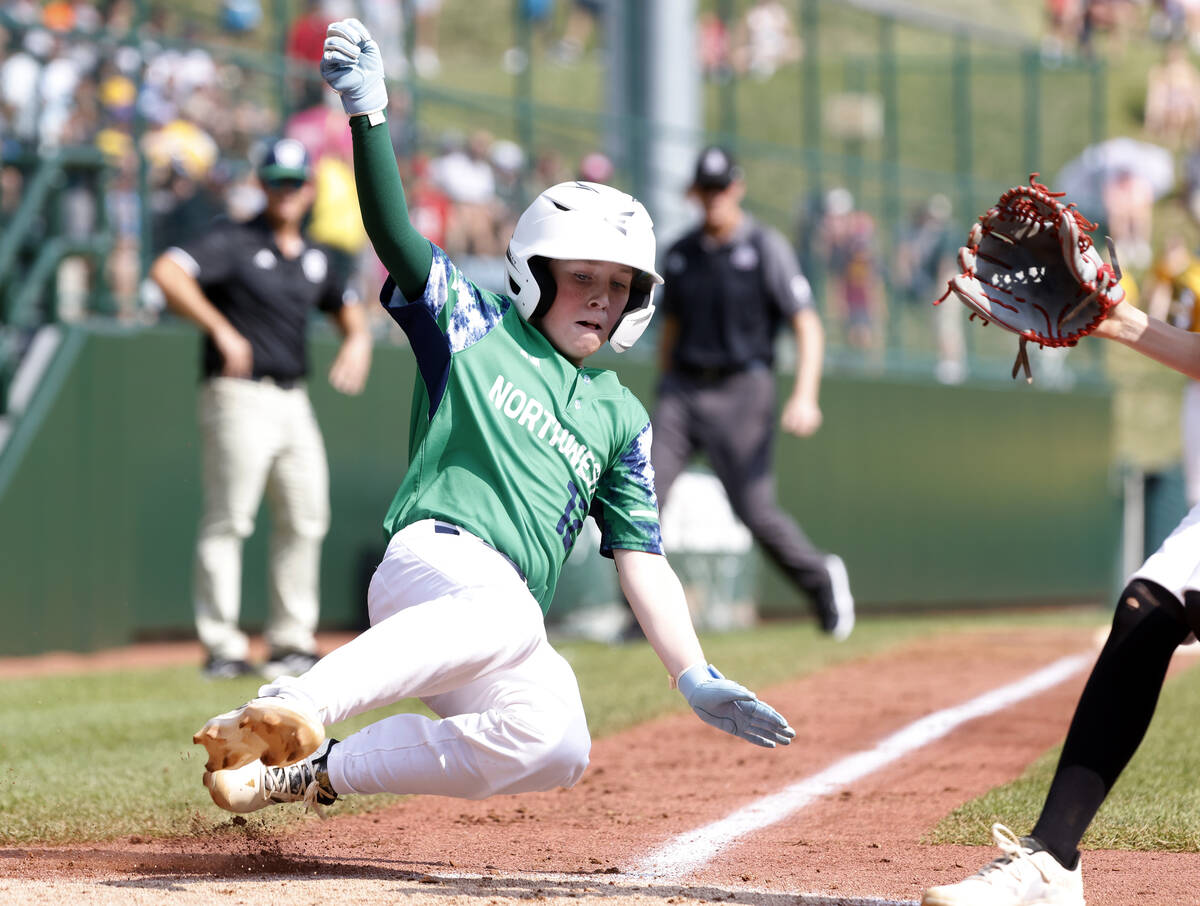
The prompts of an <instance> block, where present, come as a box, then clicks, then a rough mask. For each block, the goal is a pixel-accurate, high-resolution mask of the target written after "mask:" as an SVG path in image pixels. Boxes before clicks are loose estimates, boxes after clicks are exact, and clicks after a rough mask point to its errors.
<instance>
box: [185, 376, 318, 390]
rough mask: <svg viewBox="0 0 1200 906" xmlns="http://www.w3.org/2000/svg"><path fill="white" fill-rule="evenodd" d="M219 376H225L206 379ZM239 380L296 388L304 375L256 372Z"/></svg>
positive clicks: (284, 388)
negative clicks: (294, 375) (291, 375)
mask: <svg viewBox="0 0 1200 906" xmlns="http://www.w3.org/2000/svg"><path fill="white" fill-rule="evenodd" d="M219 377H224V375H220V374H210V375H208V376H207V377H205V380H206V381H211V380H212V379H213V378H219ZM239 380H244V381H254V382H255V383H258V384H269V385H270V386H272V387H278V388H279V389H280V390H294V389H295V388H296V387H299V386H301V385H302V384H303V383H304V378H302V377H274V376H273V375H270V374H256V375H253V376H252V377H247V378H239Z"/></svg>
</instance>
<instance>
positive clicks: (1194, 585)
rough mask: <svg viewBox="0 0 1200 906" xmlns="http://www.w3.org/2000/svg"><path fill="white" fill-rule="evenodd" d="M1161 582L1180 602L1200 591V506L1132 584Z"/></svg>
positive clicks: (1161, 547)
mask: <svg viewBox="0 0 1200 906" xmlns="http://www.w3.org/2000/svg"><path fill="white" fill-rule="evenodd" d="M1134 579H1149V580H1150V581H1151V582H1157V583H1158V584H1159V585H1161V586H1162V587H1163V588H1165V589H1167V591H1169V592H1171V593H1172V594H1174V595H1175V596H1176V597H1177V598H1179V600H1180V601H1182V600H1183V594H1184V592H1186V591H1200V505H1197V506H1193V507H1192V508H1191V509H1190V510H1189V511H1188V514H1187V515H1186V516H1184V517H1183V521H1182V522H1180V523H1179V525H1177V526H1176V527H1175V530H1174V531H1173V532H1171V534H1170V535H1168V536H1167V538H1166V540H1165V541H1163V543H1162V545H1160V546H1159V548H1158V550H1156V551H1155V552H1154V553H1153V554H1151V555H1150V556H1149V558H1148V559H1147V560H1146V562H1145V563H1143V564H1142V565H1141V567H1140V568H1139V569H1137V570H1136V571H1135V572H1134V573H1133V575H1132V576H1130V577H1129V581H1130V582H1132V581H1133V580H1134Z"/></svg>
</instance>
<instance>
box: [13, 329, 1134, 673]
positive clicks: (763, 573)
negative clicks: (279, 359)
mask: <svg viewBox="0 0 1200 906" xmlns="http://www.w3.org/2000/svg"><path fill="white" fill-rule="evenodd" d="M335 349H336V342H335V340H334V338H333V336H332V335H331V334H329V333H326V332H324V331H322V332H321V333H320V335H319V336H317V337H316V338H315V341H314V350H313V352H314V355H313V374H314V378H313V379H312V380H311V381H310V385H309V389H310V393H311V395H312V397H313V403H314V406H315V408H316V411H317V416H318V419H319V420H320V423H321V426H322V429H323V432H324V435H325V439H326V445H327V448H328V454H329V466H330V479H331V495H332V514H333V518H332V525H331V528H330V532H329V535H328V537H327V538H326V541H325V544H324V548H323V551H322V568H321V599H322V625H323V626H324V627H326V628H353V627H358V626H361V625H362V624H363V621H364V619H365V601H366V588H367V582H368V580H369V578H370V575H371V572H372V571H373V569H374V567H375V565H376V563H377V562H378V559H379V557H380V556H381V555H382V552H383V549H384V546H385V543H384V542H385V539H384V535H383V529H382V519H383V514H384V512H385V510H386V507H387V503H388V501H389V500H390V498H391V495H392V493H393V492H394V490H395V488H396V486H397V485H398V483H399V480H400V477H401V474H402V472H403V470H404V467H405V463H406V455H405V450H406V449H407V445H406V442H405V432H406V430H407V425H408V405H409V398H410V388H411V385H412V381H413V380H414V378H415V366H414V363H413V360H412V356H411V354H410V353H409V351H408V350H407V349H405V348H402V347H400V346H395V345H380V346H379V347H378V348H377V351H376V356H375V361H374V364H373V367H372V373H371V377H370V381H369V383H368V386H367V389H366V391H365V393H364V394H363V395H361V396H359V397H354V398H348V397H344V396H341V395H339V394H337V393H336V392H334V391H333V390H332V389H331V388H330V387H329V385H328V383H327V382H326V381H325V380H324V378H323V377H320V376H323V375H324V374H325V372H326V371H327V369H328V365H329V362H330V361H331V360H332V356H333V353H334V351H335ZM59 350H60V351H59V354H58V355H57V356H56V357H55V359H54V362H53V364H52V365H51V367H50V368H49V369H48V371H47V374H46V378H45V379H44V381H43V382H42V385H41V386H40V387H39V388H38V391H37V392H36V393H35V394H34V396H33V399H32V400H31V402H30V405H29V408H28V410H27V414H26V417H25V418H24V419H23V420H22V421H21V422H20V423H19V424H18V426H17V427H16V429H15V431H14V433H13V436H12V437H11V438H10V440H9V443H8V446H7V448H6V450H5V455H4V456H3V457H2V458H0V551H2V552H3V568H2V573H3V578H2V580H0V618H2V619H3V621H4V625H5V627H6V630H5V632H4V633H3V635H2V636H0V655H15V654H32V653H37V652H42V651H47V650H54V649H69V650H90V649H94V648H99V647H104V646H111V645H118V644H122V643H125V642H128V641H131V640H133V639H137V638H146V637H155V636H160V637H161V636H179V635H188V634H190V633H191V632H192V609H191V575H192V556H193V550H194V543H195V537H196V535H195V533H196V527H197V525H198V523H199V514H200V465H199V437H198V429H197V426H196V416H195V411H196V391H197V387H196V380H197V378H196V375H197V356H198V354H199V340H198V338H197V336H196V334H195V331H194V330H191V329H190V328H185V327H182V326H178V325H167V326H154V327H143V328H123V327H119V326H115V325H113V324H111V323H97V324H94V325H91V326H84V325H74V326H70V327H67V328H65V329H64V330H63V337H62V340H61V343H60V346H59ZM606 364H609V365H612V364H614V362H613V360H612V357H609V358H608V359H607V360H606ZM620 368H621V375H622V380H623V381H624V382H625V383H627V384H628V385H629V386H630V388H631V389H632V390H633V391H634V392H635V393H637V394H638V395H639V396H640V397H641V398H642V399H644V400H646V401H647V402H649V401H650V399H651V396H652V392H653V391H652V388H653V383H654V378H655V375H654V371H653V369H652V368H650V367H649V366H648V365H646V364H644V363H637V362H625V361H622V362H621V363H620ZM824 404H825V410H826V423H825V426H824V427H823V428H822V430H821V431H820V432H819V433H818V434H817V435H815V436H814V437H812V438H809V439H806V440H798V439H796V438H781V439H780V440H779V441H778V443H777V447H776V454H777V457H778V461H779V470H778V475H779V490H780V497H781V500H782V503H783V505H784V506H785V507H786V508H787V509H788V510H789V511H790V512H792V513H794V514H795V515H796V516H797V517H798V518H799V520H800V522H801V523H802V525H803V526H804V527H805V529H806V530H807V531H808V533H809V534H810V535H811V536H812V538H813V540H814V541H815V542H816V543H817V544H820V545H822V546H824V547H826V548H828V549H830V550H834V551H837V552H838V553H840V554H841V555H842V557H843V558H844V559H845V561H846V564H847V566H848V569H849V572H850V576H851V581H852V583H853V587H854V590H855V592H856V595H857V597H858V599H859V602H860V609H861V611H862V612H864V613H870V612H872V611H877V610H880V609H887V608H895V607H905V608H913V607H929V606H938V607H947V606H965V605H974V606H979V605H991V606H999V605H1021V606H1026V605H1029V606H1032V605H1039V606H1040V605H1047V604H1069V603H1080V602H1091V603H1098V602H1100V601H1103V600H1107V599H1108V598H1109V597H1110V596H1111V594H1112V585H1113V583H1114V581H1116V570H1117V568H1118V559H1119V558H1118V555H1117V550H1118V544H1119V536H1120V522H1121V520H1120V501H1119V494H1120V488H1119V481H1118V480H1117V477H1116V476H1115V475H1114V474H1113V473H1112V470H1111V467H1110V464H1109V463H1110V460H1109V456H1108V445H1109V441H1110V439H1111V432H1112V406H1111V398H1110V396H1109V394H1108V392H1107V391H1105V390H1103V389H1092V390H1086V391H1081V390H1078V389H1077V390H1075V391H1073V392H1070V393H1065V392H1057V391H1051V390H1043V391H1040V392H1036V391H1030V392H1028V393H1026V392H1021V393H1014V392H1013V391H1012V389H1011V388H1010V387H1009V386H1008V385H1007V384H1005V383H1000V382H996V383H992V382H987V381H979V382H975V383H973V384H971V385H969V386H960V387H943V386H940V385H938V384H936V383H933V382H931V381H926V380H898V379H893V380H877V379H865V378H862V377H856V376H836V375H834V376H830V377H829V379H828V380H827V381H826V388H825V393H824ZM1051 421H1052V422H1054V423H1056V424H1058V425H1060V426H1061V429H1060V430H1059V432H1058V433H1057V435H1056V438H1055V441H1054V443H1053V444H1043V445H1041V447H1040V449H1039V451H1038V458H1037V466H1036V468H1031V467H1030V464H1029V458H1030V452H1029V440H1028V438H1030V437H1033V436H1037V431H1038V426H1039V425H1041V424H1045V423H1047V422H1051ZM267 522H268V517H267V512H266V510H264V512H263V513H262V514H260V516H259V519H258V522H257V525H256V528H255V533H254V535H253V536H252V537H251V539H250V540H249V541H248V542H247V546H246V566H245V570H244V586H245V594H244V602H245V603H244V609H243V617H244V622H245V623H246V625H247V626H249V627H251V628H253V627H256V626H260V625H261V623H262V620H263V618H264V616H265V613H266V610H265V607H266V604H265V601H266V589H265V582H266V579H265V571H266V528H267ZM596 556H597V557H598V555H596ZM604 568H605V570H606V574H607V575H611V566H605V567H604ZM591 574H594V575H598V574H599V573H598V572H593V573H591ZM757 574H758V575H759V577H760V578H761V582H760V583H759V587H758V593H757V595H756V598H757V602H758V605H759V612H760V614H762V615H765V616H779V617H783V616H797V615H806V614H807V613H808V610H807V605H806V604H805V602H803V601H802V600H801V599H800V598H799V597H798V596H797V595H796V594H795V592H793V591H792V590H791V589H789V588H787V587H785V585H784V584H783V583H782V582H781V581H780V579H779V576H778V575H777V574H776V573H775V572H774V570H773V568H772V567H768V566H766V565H763V566H762V567H761V568H759V569H758V570H757ZM684 579H685V582H686V581H688V580H689V576H688V575H687V574H686V571H685V575H684ZM587 597H588V590H587V589H581V588H578V587H572V585H571V583H569V582H567V583H564V587H563V588H561V589H560V594H559V597H558V598H557V599H556V601H555V604H554V607H553V608H552V609H551V615H552V617H553V618H554V619H558V618H559V617H561V616H563V615H565V614H567V613H569V612H570V611H571V609H572V608H573V607H575V606H577V605H579V604H580V603H581V602H586V600H587Z"/></svg>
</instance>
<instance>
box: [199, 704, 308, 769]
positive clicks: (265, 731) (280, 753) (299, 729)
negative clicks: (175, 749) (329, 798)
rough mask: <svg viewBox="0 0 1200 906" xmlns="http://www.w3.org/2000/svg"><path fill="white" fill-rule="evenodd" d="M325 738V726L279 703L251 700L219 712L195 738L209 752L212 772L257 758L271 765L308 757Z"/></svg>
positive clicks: (234, 766) (277, 765)
mask: <svg viewBox="0 0 1200 906" xmlns="http://www.w3.org/2000/svg"><path fill="white" fill-rule="evenodd" d="M324 741H325V728H324V727H322V726H320V725H319V724H316V723H313V721H312V720H311V719H309V718H308V717H306V716H305V715H304V714H301V713H300V712H299V711H293V710H292V709H291V708H288V707H285V706H283V705H278V704H256V703H254V702H250V703H249V704H247V705H243V706H242V707H241V708H238V709H237V710H236V711H230V712H228V713H227V714H219V715H217V716H216V717H214V718H213V719H212V720H210V721H209V722H208V723H206V724H205V725H204V726H203V727H201V728H200V730H199V732H197V733H196V734H195V735H194V736H193V737H192V742H193V743H195V744H196V745H200V746H204V748H205V750H207V752H208V762H207V763H206V764H205V765H204V767H205V769H206V770H208V771H233V770H237V769H238V768H240V767H244V766H245V765H247V764H249V763H250V762H252V761H254V760H255V759H256V758H257V759H259V760H260V761H262V763H263V764H265V765H269V766H271V767H282V766H283V765H289V764H294V763H295V762H297V761H300V760H301V759H302V758H307V757H308V756H309V755H311V754H312V753H313V752H315V751H316V750H317V748H318V747H319V746H320V745H321V743H322V742H324Z"/></svg>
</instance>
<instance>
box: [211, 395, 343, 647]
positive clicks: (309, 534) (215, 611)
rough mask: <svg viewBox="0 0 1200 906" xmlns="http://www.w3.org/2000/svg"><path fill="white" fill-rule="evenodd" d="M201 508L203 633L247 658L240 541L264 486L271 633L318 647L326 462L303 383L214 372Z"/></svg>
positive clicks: (275, 643) (272, 637)
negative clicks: (268, 516)
mask: <svg viewBox="0 0 1200 906" xmlns="http://www.w3.org/2000/svg"><path fill="white" fill-rule="evenodd" d="M199 416H200V431H201V434H202V437H203V443H204V451H203V458H204V515H203V518H202V520H201V523H200V537H199V538H198V539H197V543H196V572H195V608H196V630H197V633H198V634H199V636H200V641H201V642H202V643H203V644H204V646H205V648H206V649H208V652H209V653H210V654H211V655H213V656H214V657H218V658H231V659H244V658H245V657H246V654H247V647H248V646H247V640H246V636H245V634H244V633H243V632H242V631H241V630H240V629H239V628H238V612H239V610H240V605H241V588H242V544H243V542H244V541H245V539H246V538H247V537H249V535H250V534H251V533H252V532H253V530H254V517H255V515H256V514H257V512H258V508H259V504H260V503H261V501H262V497H263V492H264V490H265V492H266V494H267V500H268V504H269V506H270V508H271V539H270V562H269V567H268V570H269V572H268V580H269V581H268V585H269V595H270V598H269V601H268V610H267V625H266V641H267V645H268V646H269V647H270V648H271V649H273V650H274V649H286V650H296V651H306V652H312V651H315V646H316V642H315V640H314V638H313V633H314V632H315V631H316V627H317V616H318V612H319V599H318V585H319V578H320V562H321V542H322V540H323V539H324V537H325V532H326V531H327V530H328V528H329V467H328V464H327V462H326V459H325V445H324V442H323V441H322V438H321V432H320V429H319V428H318V426H317V420H316V417H315V415H314V414H313V410H312V404H311V403H310V402H309V399H308V393H307V392H306V391H305V389H304V387H303V386H302V385H301V386H297V387H293V388H292V389H290V390H284V389H282V388H280V387H277V386H275V385H274V384H272V383H270V382H269V381H248V380H241V379H238V378H214V379H212V380H209V381H208V382H206V383H205V385H204V387H203V388H202V390H201V392H200V404H199Z"/></svg>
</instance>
